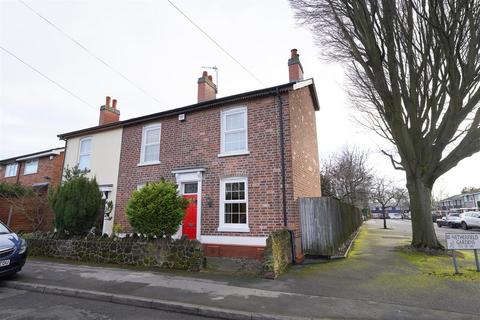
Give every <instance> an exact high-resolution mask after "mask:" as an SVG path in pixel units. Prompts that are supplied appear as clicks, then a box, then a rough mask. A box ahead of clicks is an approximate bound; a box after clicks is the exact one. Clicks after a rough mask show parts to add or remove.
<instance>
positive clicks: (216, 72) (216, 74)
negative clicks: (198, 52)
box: [202, 66, 218, 91]
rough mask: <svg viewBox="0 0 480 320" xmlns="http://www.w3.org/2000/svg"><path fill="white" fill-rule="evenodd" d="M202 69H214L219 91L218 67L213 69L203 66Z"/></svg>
mask: <svg viewBox="0 0 480 320" xmlns="http://www.w3.org/2000/svg"><path fill="white" fill-rule="evenodd" d="M202 69H213V70H215V81H216V82H217V83H216V86H217V91H218V68H217V66H213V67H205V66H202Z"/></svg>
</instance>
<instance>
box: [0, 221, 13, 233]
mask: <svg viewBox="0 0 480 320" xmlns="http://www.w3.org/2000/svg"><path fill="white" fill-rule="evenodd" d="M8 233H11V232H10V230H8V228H7V227H5V226H4V225H3V224H2V223H0V234H8Z"/></svg>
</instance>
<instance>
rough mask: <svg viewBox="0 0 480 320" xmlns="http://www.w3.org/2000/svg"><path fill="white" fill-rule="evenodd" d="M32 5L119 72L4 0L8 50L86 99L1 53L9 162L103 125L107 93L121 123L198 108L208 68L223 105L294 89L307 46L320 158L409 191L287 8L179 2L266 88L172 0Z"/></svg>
mask: <svg viewBox="0 0 480 320" xmlns="http://www.w3.org/2000/svg"><path fill="white" fill-rule="evenodd" d="M23 1H24V2H25V3H26V4H27V5H29V6H31V7H32V8H33V9H35V10H36V11H38V12H39V13H40V14H41V15H42V16H43V17H45V18H47V19H48V20H50V21H51V22H53V23H54V24H55V25H56V26H58V27H59V28H60V29H61V30H62V31H63V32H65V33H67V34H68V35H70V36H71V37H73V38H74V39H75V40H77V41H78V42H79V43H80V44H82V45H83V46H84V47H85V48H87V49H88V50H89V51H90V52H91V53H92V54H93V55H95V56H97V57H99V58H101V59H103V61H105V62H106V63H107V64H109V65H110V66H112V67H113V69H114V70H116V71H112V70H111V69H109V68H108V67H106V66H105V65H104V64H102V63H101V62H99V61H98V60H96V59H95V58H94V57H92V56H91V55H89V54H88V53H87V52H85V51H84V50H82V49H81V48H80V47H79V46H78V45H76V44H75V43H74V42H72V41H71V40H70V39H68V38H67V37H66V36H65V35H64V34H62V33H61V32H60V31H58V30H56V29H55V28H53V27H52V26H51V25H49V24H48V23H47V22H46V21H45V20H43V19H42V18H41V17H39V16H38V15H36V14H35V13H34V12H32V11H31V10H29V9H28V8H27V7H26V6H24V5H23V4H22V3H21V2H20V1H16V0H0V45H1V46H2V47H4V48H5V49H7V50H9V51H10V52H11V53H13V54H15V55H16V56H17V57H19V58H20V59H22V60H24V61H25V62H27V63H28V64H30V65H31V66H33V67H35V68H36V69H38V70H39V71H40V72H42V73H43V74H45V75H46V76H48V77H49V78H51V79H52V80H54V81H56V82H57V83H59V84H60V85H62V86H63V87H65V88H66V89H68V90H70V91H71V92H73V93H74V94H75V95H76V96H78V97H79V98H80V99H81V100H83V101H85V102H87V104H85V103H84V102H82V101H80V99H77V98H75V97H73V96H72V95H70V94H68V93H66V92H65V91H63V90H62V89H60V88H59V87H57V86H56V85H54V84H52V83H51V82H49V81H48V80H46V79H45V78H43V77H42V76H40V75H38V74H37V73H35V72H34V71H32V70H31V69H29V68H28V67H27V66H25V65H24V64H22V63H21V62H19V61H18V60H16V59H15V58H13V57H11V56H10V55H8V54H7V53H5V52H4V51H3V50H1V49H0V159H2V158H7V157H13V156H17V155H21V154H26V153H32V152H35V151H40V150H44V149H49V148H52V147H57V146H63V142H62V141H59V140H58V138H57V134H59V133H63V132H69V131H73V130H77V129H82V128H85V127H90V126H94V125H97V124H98V115H99V114H98V109H99V107H100V105H102V104H104V100H105V96H106V95H110V96H112V97H113V98H115V99H118V108H119V109H120V111H121V119H128V118H132V117H136V116H140V115H145V114H150V113H154V112H158V111H164V110H168V109H172V108H177V107H181V106H184V105H189V104H193V103H195V102H196V95H197V82H196V81H197V78H198V77H199V76H200V75H201V73H202V71H203V69H202V66H214V65H215V66H217V67H218V70H219V79H218V82H219V83H218V85H219V94H218V97H223V96H228V95H232V94H236V93H241V92H245V91H250V90H255V89H260V88H263V87H264V85H265V86H267V87H269V86H274V85H278V84H282V83H286V82H288V70H287V59H288V58H289V55H290V49H292V48H297V49H298V52H299V54H300V59H301V61H302V64H303V67H304V71H305V78H310V77H312V78H314V80H315V83H316V87H317V92H318V97H319V100H320V105H321V110H320V111H319V112H317V132H318V144H319V152H320V157H321V158H326V157H328V155H329V154H331V153H332V152H335V151H338V150H340V149H341V148H342V147H343V146H344V145H347V144H348V145H350V146H357V147H359V148H362V149H366V150H369V151H370V152H371V165H372V167H374V169H375V170H376V171H377V172H378V173H379V174H381V175H385V176H389V177H391V178H392V179H395V180H396V181H398V182H399V183H400V184H401V183H402V178H403V175H402V173H401V172H398V171H395V170H393V168H392V167H391V165H390V163H389V161H388V160H387V159H386V158H385V157H384V156H382V155H381V154H379V152H378V150H379V146H380V145H381V146H384V147H385V145H384V142H383V141H381V140H380V139H379V138H377V137H376V136H375V135H374V134H373V133H371V132H369V131H367V130H365V129H363V128H362V127H361V126H360V125H358V124H356V123H355V122H354V121H352V116H353V115H354V113H355V111H354V110H353V109H352V108H351V106H350V103H349V100H348V97H347V95H346V93H345V90H344V88H345V86H346V79H345V76H344V71H343V69H342V66H341V65H336V64H332V63H327V62H325V61H321V60H320V59H319V52H320V49H319V48H318V47H316V46H315V44H314V42H313V39H312V36H311V34H310V33H309V31H308V30H306V29H304V28H302V27H300V26H298V25H297V24H296V23H295V20H294V17H293V12H292V10H291V8H290V7H289V5H288V2H287V1H281V0H270V1H266V0H262V1H257V0H251V1H249V0H237V1H218V0H217V1H214V0H208V1H207V0H195V1H193V0H190V1H181V0H172V2H173V3H174V4H175V5H177V6H178V7H179V8H180V9H182V10H183V11H184V12H185V13H186V14H187V15H188V16H189V17H190V18H191V19H192V20H194V21H195V23H197V24H198V25H199V26H201V27H202V28H203V29H204V30H205V31H206V32H207V33H208V34H209V35H210V36H211V37H213V38H214V39H215V40H216V41H217V42H218V43H219V44H220V45H221V46H222V47H223V48H225V49H226V50H227V51H228V52H229V53H230V54H231V55H233V56H234V57H235V58H236V59H237V60H238V61H240V62H241V64H242V65H243V66H245V67H246V68H247V69H248V70H249V71H250V72H251V73H253V74H254V75H255V77H257V78H258V79H260V81H261V82H262V83H263V84H262V83H260V82H259V81H257V80H256V79H255V78H254V77H252V76H251V75H249V74H248V73H247V72H246V71H245V70H244V69H242V67H241V66H239V65H238V64H237V63H236V62H234V61H233V60H232V59H231V58H230V57H229V56H227V55H226V54H225V53H224V52H222V51H221V50H220V49H219V48H218V47H217V46H216V45H215V44H214V43H212V41H210V40H209V39H208V38H207V37H206V36H205V35H203V34H202V33H201V32H200V31H199V30H198V29H197V28H196V27H195V26H193V25H192V24H191V23H190V22H189V21H188V20H187V19H186V18H185V17H184V16H182V15H181V14H180V13H179V12H178V11H177V10H176V9H175V8H174V7H173V6H172V5H171V4H169V3H168V1H166V0H165V1H118V0H117V1H98V0H97V1H94V0H90V1H87V0H85V1H53V0H50V1H40V0H35V1H33V0H23ZM210 71H211V70H210ZM117 72H120V73H122V74H123V75H124V76H126V77H127V78H128V80H129V81H127V80H125V79H124V78H122V77H121V76H120V75H119V74H118V73H117ZM132 83H133V84H132ZM387 148H389V147H388V146H387ZM390 148H391V147H390ZM479 167H480V156H479V155H478V154H477V155H476V156H474V157H471V158H469V159H467V160H464V161H463V162H461V163H460V164H459V165H458V166H457V167H456V168H455V169H453V170H452V171H451V172H449V173H447V174H446V175H444V176H443V177H441V178H440V180H439V181H438V183H437V186H436V187H437V192H438V190H441V191H442V192H443V193H444V194H445V195H448V194H449V195H453V194H455V193H459V192H460V190H461V189H462V188H463V187H464V186H480V169H479Z"/></svg>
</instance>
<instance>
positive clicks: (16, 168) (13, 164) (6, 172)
mask: <svg viewBox="0 0 480 320" xmlns="http://www.w3.org/2000/svg"><path fill="white" fill-rule="evenodd" d="M12 167H15V171H14V172H13V174H9V171H10V168H12ZM17 170H18V163H17V162H14V163H9V164H7V165H6V166H5V178H10V177H16V176H17Z"/></svg>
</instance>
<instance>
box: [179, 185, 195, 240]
mask: <svg viewBox="0 0 480 320" xmlns="http://www.w3.org/2000/svg"><path fill="white" fill-rule="evenodd" d="M183 197H184V198H186V199H191V200H190V203H189V204H188V207H187V208H186V209H185V217H184V218H183V226H182V235H186V236H187V237H188V239H197V195H196V194H186V195H184V196H183Z"/></svg>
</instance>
